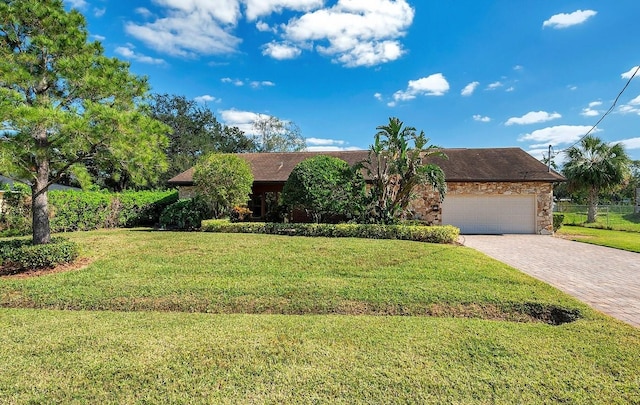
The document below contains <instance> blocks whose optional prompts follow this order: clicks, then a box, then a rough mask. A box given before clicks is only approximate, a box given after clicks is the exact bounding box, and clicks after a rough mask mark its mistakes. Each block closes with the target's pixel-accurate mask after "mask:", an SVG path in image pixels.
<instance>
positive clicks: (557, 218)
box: [553, 213, 564, 232]
mask: <svg viewBox="0 0 640 405" xmlns="http://www.w3.org/2000/svg"><path fill="white" fill-rule="evenodd" d="M562 222H564V214H558V213H554V214H553V232H556V231H557V230H558V229H560V227H561V226H562Z"/></svg>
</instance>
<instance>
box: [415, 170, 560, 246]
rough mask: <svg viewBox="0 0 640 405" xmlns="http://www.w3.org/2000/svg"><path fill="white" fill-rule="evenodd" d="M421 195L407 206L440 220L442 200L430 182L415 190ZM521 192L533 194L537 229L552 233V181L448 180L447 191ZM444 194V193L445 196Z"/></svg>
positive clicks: (430, 219) (425, 217)
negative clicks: (449, 181)
mask: <svg viewBox="0 0 640 405" xmlns="http://www.w3.org/2000/svg"><path fill="white" fill-rule="evenodd" d="M417 194H418V195H419V196H420V197H418V198H416V199H415V200H413V201H412V202H411V204H410V206H409V208H410V209H411V211H412V212H413V216H414V218H415V219H420V220H423V221H426V222H428V223H430V224H434V225H440V224H442V204H440V200H439V193H438V192H437V191H434V190H433V188H431V187H430V186H426V187H422V188H421V189H419V190H417ZM487 194H489V195H522V194H528V195H531V194H534V195H535V196H536V211H537V212H536V232H537V233H539V234H551V233H553V185H552V183H544V182H486V183H482V182H475V183H467V182H451V183H447V195H487ZM445 198H446V196H445Z"/></svg>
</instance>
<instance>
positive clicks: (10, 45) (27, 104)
mask: <svg viewBox="0 0 640 405" xmlns="http://www.w3.org/2000/svg"><path fill="white" fill-rule="evenodd" d="M87 39H88V33H87V29H86V22H85V19H84V17H83V16H82V15H81V14H80V13H79V12H77V11H75V10H72V11H70V12H67V11H65V9H64V7H63V3H62V1H61V0H5V1H3V2H0V125H1V129H0V171H2V172H3V174H5V175H8V176H11V177H13V178H15V179H21V180H22V181H24V182H25V183H27V184H28V185H29V186H30V188H31V195H32V207H33V243H35V244H43V243H48V242H50V226H49V209H48V198H47V191H48V188H49V186H50V185H51V184H53V183H54V182H56V181H57V180H58V179H59V178H61V177H62V176H63V175H64V174H65V173H68V172H71V173H73V174H74V175H75V176H76V177H77V178H79V179H87V178H88V172H87V170H86V165H87V163H89V162H93V163H94V164H96V165H98V166H99V167H101V169H102V170H109V169H108V167H109V166H112V165H117V167H118V168H121V169H123V170H126V171H127V173H129V175H130V176H131V178H132V180H133V181H135V182H139V183H144V182H145V181H148V180H149V178H150V177H152V176H153V174H154V173H161V172H162V171H164V170H165V168H166V162H165V159H164V154H163V153H162V149H163V148H164V147H165V146H166V143H167V140H166V137H165V136H164V135H163V133H165V132H166V131H167V129H166V127H165V126H164V125H163V124H161V123H160V122H158V121H156V120H153V119H151V118H149V116H148V115H146V114H144V113H142V111H141V108H140V105H139V103H140V101H141V98H142V97H143V96H145V95H146V93H147V89H148V86H147V82H146V80H145V79H144V78H140V77H136V76H133V75H132V74H131V73H129V65H128V64H127V63H124V62H122V61H119V60H118V59H115V58H107V57H106V56H104V55H103V49H102V46H101V45H100V43H98V42H88V41H87Z"/></svg>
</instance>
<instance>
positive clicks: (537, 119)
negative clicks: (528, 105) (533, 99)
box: [504, 111, 562, 126]
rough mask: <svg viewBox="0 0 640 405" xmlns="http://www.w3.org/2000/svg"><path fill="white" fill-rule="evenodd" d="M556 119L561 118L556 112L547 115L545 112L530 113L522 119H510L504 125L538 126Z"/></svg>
mask: <svg viewBox="0 0 640 405" xmlns="http://www.w3.org/2000/svg"><path fill="white" fill-rule="evenodd" d="M558 118H562V115H560V114H558V113H557V112H554V113H548V112H546V111H531V112H528V113H526V114H525V115H523V116H522V117H511V118H509V119H508V120H507V122H505V124H504V125H507V126H509V125H514V124H515V125H529V124H539V123H541V122H547V121H551V120H555V119H558Z"/></svg>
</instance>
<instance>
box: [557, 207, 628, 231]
mask: <svg viewBox="0 0 640 405" xmlns="http://www.w3.org/2000/svg"><path fill="white" fill-rule="evenodd" d="M562 214H563V215H564V221H563V223H564V224H565V225H580V226H584V227H589V228H602V229H613V230H618V231H628V232H640V214H633V213H621V212H613V211H611V212H599V213H598V216H597V218H596V222H594V223H591V224H587V223H586V221H587V213H586V211H584V212H563V213H562Z"/></svg>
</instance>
